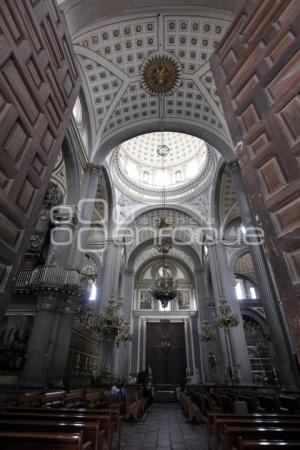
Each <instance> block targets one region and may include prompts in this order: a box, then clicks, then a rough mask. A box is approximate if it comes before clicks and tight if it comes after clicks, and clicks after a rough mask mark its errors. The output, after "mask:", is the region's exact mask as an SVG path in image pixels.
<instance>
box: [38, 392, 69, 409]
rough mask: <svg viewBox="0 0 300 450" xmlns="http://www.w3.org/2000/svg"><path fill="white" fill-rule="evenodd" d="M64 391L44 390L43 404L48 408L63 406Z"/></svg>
mask: <svg viewBox="0 0 300 450" xmlns="http://www.w3.org/2000/svg"><path fill="white" fill-rule="evenodd" d="M65 395H66V391H53V392H46V393H45V395H44V398H43V404H44V406H46V407H48V408H52V407H59V406H63V404H64V399H65Z"/></svg>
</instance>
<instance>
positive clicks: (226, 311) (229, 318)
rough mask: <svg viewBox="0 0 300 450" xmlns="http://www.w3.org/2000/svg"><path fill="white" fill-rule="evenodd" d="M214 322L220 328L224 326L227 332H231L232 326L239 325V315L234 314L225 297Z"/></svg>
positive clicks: (221, 301)
mask: <svg viewBox="0 0 300 450" xmlns="http://www.w3.org/2000/svg"><path fill="white" fill-rule="evenodd" d="M214 324H215V325H216V327H218V328H224V331H225V332H226V333H229V332H230V329H231V328H233V327H237V326H238V324H239V318H238V316H237V315H236V314H232V312H231V308H230V306H229V305H228V304H227V301H226V300H225V299H224V298H222V299H221V300H220V304H219V306H218V314H217V315H216V316H215V318H214Z"/></svg>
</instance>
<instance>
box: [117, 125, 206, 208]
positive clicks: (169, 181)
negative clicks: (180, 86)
mask: <svg viewBox="0 0 300 450" xmlns="http://www.w3.org/2000/svg"><path fill="white" fill-rule="evenodd" d="M112 165H113V170H114V173H115V176H116V181H117V182H119V184H121V185H122V187H123V190H124V187H125V188H126V189H127V190H129V191H131V193H132V194H143V195H144V200H145V199H149V200H155V199H156V200H159V198H160V197H161V193H162V190H165V192H166V197H169V199H171V198H174V199H175V198H176V199H178V198H179V197H182V196H184V195H185V194H187V193H188V192H189V191H190V189H192V190H194V189H193V188H194V187H196V185H197V189H198V188H200V187H201V186H202V187H203V184H204V182H205V181H207V179H208V178H209V175H210V174H211V169H212V166H214V152H213V150H212V149H211V148H210V147H209V145H208V144H207V143H206V142H205V141H203V140H202V139H199V138H196V137H194V136H190V135H187V134H183V133H175V132H155V133H147V134H143V135H140V136H137V137H135V138H133V139H129V140H128V141H125V142H123V143H122V144H121V145H120V146H119V147H118V148H117V150H116V151H115V154H114V157H113V161H112ZM194 185H195V186H194Z"/></svg>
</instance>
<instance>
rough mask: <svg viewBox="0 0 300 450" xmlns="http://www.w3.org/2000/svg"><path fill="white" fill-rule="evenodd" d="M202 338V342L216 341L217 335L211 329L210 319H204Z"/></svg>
mask: <svg viewBox="0 0 300 450" xmlns="http://www.w3.org/2000/svg"><path fill="white" fill-rule="evenodd" d="M200 340H201V341H202V342H215V340H216V335H215V333H213V332H212V331H211V329H210V326H209V322H208V320H204V322H203V325H202V333H201V334H200Z"/></svg>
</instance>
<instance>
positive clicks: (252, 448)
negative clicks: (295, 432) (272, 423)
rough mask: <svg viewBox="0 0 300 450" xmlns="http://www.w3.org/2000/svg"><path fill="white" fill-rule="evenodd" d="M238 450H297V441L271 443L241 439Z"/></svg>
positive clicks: (269, 441) (268, 441)
mask: <svg viewBox="0 0 300 450" xmlns="http://www.w3.org/2000/svg"><path fill="white" fill-rule="evenodd" d="M238 448H239V450H258V449H260V448H261V449H264V448H267V449H269V450H278V449H282V448H284V449H299V441H289V440H287V441H283V440H279V441H271V440H265V439H263V440H261V441H256V440H251V441H249V440H244V439H243V438H239V447H238Z"/></svg>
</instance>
